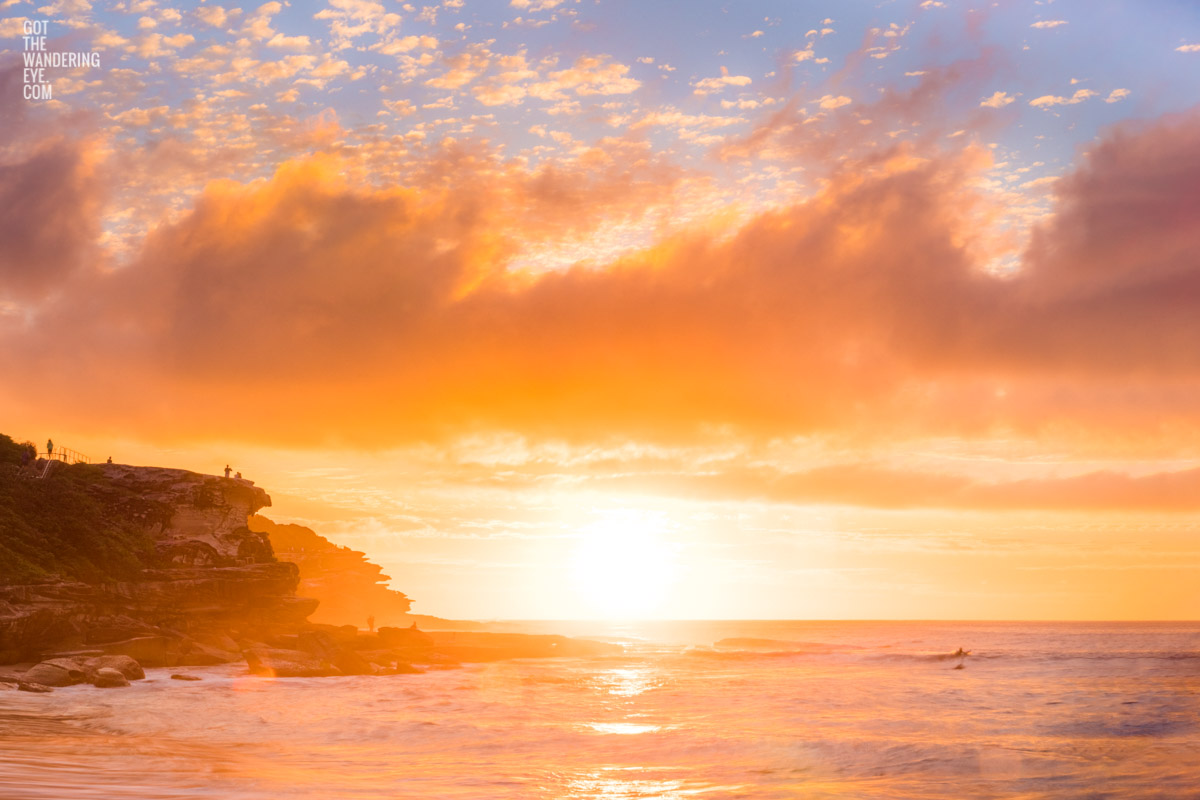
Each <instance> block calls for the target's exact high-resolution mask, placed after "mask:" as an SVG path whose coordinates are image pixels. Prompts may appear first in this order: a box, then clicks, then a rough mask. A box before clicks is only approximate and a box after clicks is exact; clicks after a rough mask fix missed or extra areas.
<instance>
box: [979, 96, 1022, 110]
mask: <svg viewBox="0 0 1200 800" xmlns="http://www.w3.org/2000/svg"><path fill="white" fill-rule="evenodd" d="M1016 99H1017V98H1015V97H1011V96H1009V94H1008V92H995V93H994V94H992V96H991V97H985V98H984V99H983V100H980V101H979V105H981V106H986V107H988V108H1004V107H1005V106H1006V105H1008V104H1009V103H1011V102H1013V101H1015V100H1016Z"/></svg>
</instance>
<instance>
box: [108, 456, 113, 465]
mask: <svg viewBox="0 0 1200 800" xmlns="http://www.w3.org/2000/svg"><path fill="white" fill-rule="evenodd" d="M108 463H110V464H111V463H112V456H109V457H108Z"/></svg>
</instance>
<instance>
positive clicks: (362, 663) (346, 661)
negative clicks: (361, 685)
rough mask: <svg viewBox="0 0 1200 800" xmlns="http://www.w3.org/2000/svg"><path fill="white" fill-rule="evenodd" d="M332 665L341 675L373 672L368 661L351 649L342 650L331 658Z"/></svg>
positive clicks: (369, 673) (373, 669)
mask: <svg viewBox="0 0 1200 800" xmlns="http://www.w3.org/2000/svg"><path fill="white" fill-rule="evenodd" d="M333 665H334V666H335V667H337V668H338V669H339V670H341V672H342V674H343V675H371V674H374V672H375V668H374V667H373V666H371V664H370V662H369V661H367V660H366V659H365V658H363V657H362V656H360V655H359V654H358V653H356V652H354V651H353V650H343V651H342V652H341V653H339V654H338V655H337V656H336V657H335V658H334V659H333Z"/></svg>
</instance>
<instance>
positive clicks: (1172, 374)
mask: <svg viewBox="0 0 1200 800" xmlns="http://www.w3.org/2000/svg"><path fill="white" fill-rule="evenodd" d="M610 64H611V62H607V61H604V60H594V61H585V62H584V63H577V64H576V66H575V69H576V70H577V71H576V73H575V74H573V75H571V76H565V75H563V76H560V84H559V85H560V87H561V88H560V90H564V91H565V90H569V89H571V88H575V87H581V86H585V85H586V86H588V87H589V88H592V89H594V88H595V87H596V84H595V83H593V81H595V80H600V81H603V80H606V78H607V76H608V75H609V74H610V73H609V72H608V71H606V67H607V66H608V65H610ZM941 69H942V68H938V69H937V70H931V73H930V74H929V75H926V76H921V82H922V84H924V85H923V86H922V87H917V88H916V89H914V90H913V91H911V92H903V93H892V94H888V93H883V94H882V95H881V96H880V98H879V99H878V100H876V101H875V102H873V103H872V104H871V105H870V114H871V117H872V118H873V119H878V120H879V121H880V122H879V124H885V123H889V122H890V120H892V119H893V118H901V119H903V118H905V117H906V116H908V115H910V114H911V113H913V109H919V108H922V107H923V104H926V103H936V102H937V98H938V97H939V96H942V93H941V92H940V91H935V90H936V89H937V87H939V86H944V83H942V82H944V81H945V80H948V78H947V77H946V75H947V74H949V73H948V72H940V71H939V70H941ZM947 69H949V70H950V72H953V69H951V68H947ZM961 71H962V70H961V68H959V73H958V74H960V75H961ZM562 72H566V71H562ZM597 76H599V77H598V78H597ZM619 77H620V74H619V73H618V78H619ZM984 79H986V80H989V81H990V80H991V78H990V77H986V76H985V77H981V78H980V80H984ZM980 94H981V92H980V91H978V90H976V89H974V88H972V89H971V93H970V94H968V95H967V96H968V97H979V96H980ZM832 99H835V100H836V98H832ZM405 110H406V107H405V106H396V111H397V113H404V112H405ZM841 116H846V117H851V116H853V115H852V114H840V115H828V118H827V119H823V121H822V124H824V123H825V122H827V123H828V124H829V125H830V127H829V128H827V129H824V130H818V132H817V134H816V138H815V139H798V138H797V139H791V138H788V137H792V136H800V135H802V134H803V135H805V136H807V135H808V134H807V133H805V131H809V130H814V129H818V128H819V126H818V125H804V124H803V123H802V122H801V121H802V120H803V119H804V118H805V117H804V116H803V115H802V114H800V113H799V112H798V111H796V110H795V109H794V108H793V109H790V110H784V111H781V112H778V113H775V114H772V115H771V117H770V118H769V119H766V120H764V121H763V122H762V126H763V131H765V136H764V138H758V139H754V138H753V134H752V135H751V136H749V137H747V141H751V142H754V143H756V144H755V146H759V145H761V143H764V142H765V143H766V145H768V146H770V147H773V148H776V149H778V150H780V151H781V152H782V153H783V154H784V155H785V156H786V157H787V158H791V159H794V162H793V163H794V164H796V165H804V166H808V167H809V168H811V169H813V170H817V169H819V168H820V165H821V164H822V163H823V162H825V159H824V156H823V154H824V152H825V151H824V149H823V147H824V144H823V143H824V142H825V141H826V139H827V138H834V139H838V140H840V141H841V143H842V148H841V151H840V152H842V153H844V154H846V157H845V159H843V160H839V161H837V162H836V163H834V162H827V163H831V164H832V166H830V167H829V168H827V169H825V170H824V171H822V172H820V173H817V175H818V176H819V178H820V179H822V182H821V183H820V185H819V188H817V189H815V190H814V192H813V193H812V196H811V197H808V198H806V199H804V200H800V201H797V202H795V203H793V204H791V205H787V206H783V207H779V208H775V209H773V210H771V211H769V212H763V213H760V214H758V215H757V216H750V217H747V218H746V219H745V220H744V221H743V222H742V223H741V225H740V227H739V228H737V229H735V230H730V229H729V228H728V225H727V223H725V222H721V221H714V222H713V223H712V224H711V227H709V225H708V224H705V223H703V222H700V221H697V222H696V223H695V225H694V226H693V227H691V228H688V229H684V230H682V231H679V232H677V233H674V234H670V235H665V236H664V237H663V238H662V239H661V240H659V241H656V242H654V243H653V244H650V245H647V246H642V247H631V248H629V249H627V250H626V251H625V252H624V255H622V256H620V257H619V258H616V259H614V260H612V261H611V262H607V263H606V262H599V263H586V264H579V265H576V266H574V267H570V266H568V265H563V266H562V267H561V268H560V269H558V270H556V271H553V272H549V273H530V272H528V271H524V270H522V269H520V268H519V265H520V264H521V256H522V253H524V252H525V251H526V249H527V248H529V247H530V246H531V243H532V244H537V243H540V242H548V243H553V242H559V241H564V240H568V239H574V240H580V239H582V238H584V237H586V236H587V235H589V233H590V232H592V231H595V230H597V229H599V228H601V227H605V226H609V225H611V224H613V222H614V221H619V220H624V219H630V218H638V215H639V214H645V213H646V209H647V208H651V207H654V206H656V205H657V204H660V203H662V202H663V198H664V196H665V195H668V194H669V193H670V192H671V191H672V188H671V187H673V186H676V185H678V182H679V181H680V180H681V179H682V178H681V172H680V170H679V168H677V167H675V168H673V167H671V166H670V165H669V164H667V163H665V162H664V161H663V160H662V157H661V156H656V155H655V154H654V152H653V151H652V149H650V147H649V145H647V144H645V143H644V142H638V141H635V140H621V139H612V140H605V141H604V142H603V143H602V144H600V145H597V146H594V147H590V148H589V147H587V146H586V145H581V152H580V153H578V154H572V159H573V160H570V161H560V162H548V163H546V164H544V165H543V166H540V167H538V168H537V169H531V168H529V167H527V166H525V165H524V163H523V162H520V161H512V162H509V161H505V160H504V159H503V158H501V157H500V156H499V155H498V153H497V152H495V151H493V150H490V149H489V148H487V147H485V146H483V145H468V144H455V145H451V144H447V145H446V146H445V147H442V148H435V149H432V150H429V151H425V152H424V154H423V155H419V154H415V153H414V154H412V155H410V156H409V157H408V159H407V160H408V162H409V166H410V168H411V170H412V171H411V172H410V173H408V174H407V177H405V178H404V179H403V181H402V182H400V183H388V182H379V183H375V182H373V181H371V180H369V178H368V177H363V178H361V179H359V178H356V177H355V176H356V175H359V174H361V173H360V172H357V171H356V170H355V169H354V168H353V165H354V164H355V163H356V162H355V161H354V160H350V161H347V162H343V161H341V160H339V159H338V158H337V157H335V156H329V157H325V158H318V159H313V160H306V159H301V160H297V161H294V162H291V163H289V164H287V165H286V166H284V167H283V168H281V169H280V170H279V171H278V173H277V174H276V175H274V176H273V177H271V178H269V179H262V180H258V181H251V182H247V183H235V182H216V183H213V184H212V185H210V186H209V187H208V188H207V189H206V190H205V191H204V192H203V194H202V195H200V196H199V197H198V198H197V199H196V200H195V201H194V202H192V203H191V204H190V205H189V206H187V207H185V208H184V209H182V210H181V211H180V212H179V213H178V214H177V215H176V216H174V218H172V219H164V220H162V221H161V222H160V224H159V225H158V226H157V227H156V229H155V231H154V232H153V233H152V234H151V235H150V236H149V237H148V238H147V239H146V240H145V242H144V244H143V246H142V247H141V248H140V250H139V251H137V252H135V253H134V254H133V256H132V258H131V259H130V263H129V264H128V265H127V266H125V267H123V268H121V269H118V270H111V271H105V270H101V269H96V268H95V265H94V264H93V263H92V260H91V259H90V257H89V256H90V255H91V253H92V250H93V248H95V247H96V242H97V240H98V235H99V234H98V232H97V231H96V229H95V228H94V227H93V226H94V225H95V215H94V214H93V213H91V212H90V211H89V208H93V207H94V206H91V205H89V204H94V203H96V202H98V200H95V199H94V192H93V190H92V189H91V188H90V187H91V186H92V184H91V183H90V182H89V181H90V179H89V177H88V175H89V173H88V171H87V167H86V164H87V163H88V162H87V161H86V158H84V156H82V155H79V154H78V151H73V150H70V149H68V150H65V151H56V150H49V151H46V153H47V154H43V155H41V156H39V157H41V158H44V159H45V161H44V162H38V163H39V166H38V168H37V170H36V171H37V173H38V174H40V175H42V176H43V178H44V176H45V175H52V176H57V177H56V178H55V179H54V180H52V181H46V180H44V179H42V180H40V181H39V182H38V183H37V185H36V186H34V184H33V183H31V182H30V181H31V180H32V179H29V178H28V175H32V174H34V167H33V166H30V165H29V164H26V165H24V166H20V167H12V168H13V169H16V170H17V171H16V172H11V173H9V176H8V177H7V178H6V179H5V181H4V182H3V184H2V185H4V186H6V187H7V186H30V187H33V188H34V189H35V190H36V192H45V193H48V194H49V195H50V196H51V197H52V198H54V199H53V202H51V201H50V200H47V201H46V202H45V203H43V204H41V205H37V204H34V205H35V206H36V208H38V209H41V210H42V211H46V212H53V213H55V214H60V215H65V217H64V219H65V220H66V222H65V224H56V225H55V226H53V227H51V226H50V225H49V223H48V222H46V221H44V220H43V219H42V217H41V216H38V215H34V214H33V213H32V212H30V213H25V209H24V208H23V207H22V206H21V201H20V200H19V199H18V197H17V195H15V194H14V195H11V196H10V195H6V196H5V197H6V202H7V203H8V207H7V209H6V210H7V211H8V212H9V213H8V214H6V215H5V216H4V219H5V221H6V224H9V225H10V230H8V231H7V232H6V233H7V234H8V235H10V236H16V237H18V238H17V239H16V240H15V241H19V242H22V244H20V249H19V250H17V251H14V252H20V253H22V254H23V255H22V256H21V258H19V259H13V260H11V261H10V262H7V263H5V265H4V269H5V270H6V273H5V274H6V282H5V285H6V286H8V285H11V286H13V287H16V288H15V291H17V292H19V293H20V295H21V296H22V297H28V298H39V297H49V294H48V291H49V290H50V288H51V287H54V291H56V292H57V293H58V294H59V296H58V297H57V298H56V299H55V300H54V301H53V302H50V301H49V300H46V301H44V304H43V305H38V306H37V309H36V310H37V314H36V315H35V317H34V321H33V322H32V323H31V324H32V325H33V326H34V327H33V328H31V329H29V330H23V331H21V332H19V333H18V332H16V331H15V329H13V328H12V326H11V325H10V324H9V323H7V322H5V323H4V325H5V326H7V327H0V370H3V371H5V372H10V374H25V375H28V376H29V377H30V380H33V381H35V382H36V381H45V380H49V379H50V377H51V376H53V375H55V374H61V373H63V372H64V371H69V372H71V374H77V375H78V377H79V379H80V381H81V382H83V383H85V384H86V385H88V386H90V387H92V390H91V392H90V395H91V396H93V397H95V398H96V399H95V402H94V403H89V404H88V406H87V409H86V414H87V415H88V419H89V421H94V422H95V424H97V425H105V424H109V425H113V426H117V427H120V426H128V425H137V426H138V427H139V429H142V430H144V431H146V432H147V434H146V435H163V436H180V435H188V436H197V437H204V436H210V435H215V434H218V433H220V434H221V435H225V436H247V437H250V438H257V439H260V440H263V439H265V440H272V441H290V442H299V441H317V440H322V439H324V438H326V437H338V438H341V439H342V440H345V441H354V442H359V443H364V444H368V445H372V446H385V445H386V444H388V443H394V442H398V441H411V440H413V439H426V438H439V437H442V436H445V435H449V433H451V432H461V431H463V430H471V429H487V430H496V429H503V430H517V431H522V432H525V433H527V434H529V435H531V436H562V437H568V438H605V437H610V436H635V437H645V438H648V439H655V438H680V439H700V438H703V437H704V436H705V435H707V434H706V433H705V432H706V431H709V432H711V431H719V430H734V431H739V432H743V433H745V434H746V435H747V436H751V437H754V436H763V437H775V436H783V435H790V434H795V435H802V434H821V435H839V436H841V435H844V436H862V437H867V438H871V437H880V438H885V439H886V438H890V437H900V438H903V437H908V436H917V435H945V436H982V435H994V434H997V433H998V432H999V433H1001V434H1003V435H1006V436H1007V435H1014V436H1022V435H1024V436H1038V435H1044V436H1057V437H1070V436H1075V437H1079V438H1081V439H1096V440H1103V441H1113V440H1117V439H1126V438H1128V439H1131V440H1132V439H1137V438H1138V437H1141V436H1143V435H1144V436H1145V437H1149V439H1151V440H1153V439H1155V437H1157V440H1158V441H1163V440H1170V441H1172V442H1186V441H1192V442H1200V424H1198V423H1197V421H1196V419H1195V411H1194V398H1195V396H1196V392H1197V390H1198V388H1200V352H1198V351H1197V350H1196V348H1194V347H1191V346H1190V344H1189V343H1191V342H1194V341H1197V340H1200V307H1198V306H1197V302H1198V301H1197V298H1200V266H1198V265H1200V231H1198V230H1197V228H1196V226H1195V224H1194V220H1195V214H1196V209H1197V207H1198V206H1197V204H1198V203H1200V197H1198V196H1197V188H1196V187H1198V186H1200V136H1197V131H1198V130H1200V115H1198V114H1196V113H1191V114H1184V115H1178V116H1172V117H1166V118H1163V119H1162V120H1159V121H1157V122H1155V123H1153V124H1143V125H1139V126H1132V125H1130V126H1123V127H1119V128H1116V129H1114V130H1112V131H1111V132H1109V133H1108V134H1107V135H1106V136H1105V137H1104V138H1103V139H1102V140H1101V141H1099V142H1097V143H1095V145H1094V146H1093V147H1092V148H1091V150H1090V154H1089V155H1088V156H1087V157H1086V158H1085V159H1084V160H1083V161H1082V162H1081V163H1080V165H1079V166H1078V167H1077V168H1076V169H1075V170H1074V171H1073V172H1069V173H1067V174H1066V175H1064V176H1063V177H1062V178H1061V179H1060V180H1059V182H1058V183H1056V184H1055V185H1054V192H1055V202H1056V207H1055V212H1054V214H1053V215H1052V216H1049V217H1047V218H1046V220H1045V221H1044V222H1043V223H1042V224H1041V225H1040V226H1039V227H1038V228H1037V230H1036V233H1035V236H1034V237H1033V240H1032V242H1031V244H1030V246H1029V248H1028V250H1027V251H1026V252H1025V253H1024V254H1023V256H1022V257H1021V258H1020V264H1019V268H1018V269H1017V270H1016V271H1015V273H1014V274H1012V275H1010V276H1009V277H1006V278H997V277H994V276H993V275H991V274H990V273H989V272H987V271H986V269H985V267H986V266H987V265H988V263H989V261H990V259H991V258H993V257H994V256H995V255H996V253H995V252H994V251H992V250H990V249H988V247H986V246H984V245H983V244H981V243H980V241H979V235H980V222H979V221H980V216H979V214H978V213H977V212H987V210H988V208H989V205H988V204H989V203H990V202H992V200H990V199H989V197H988V196H987V195H986V194H985V193H982V192H981V190H980V186H979V183H980V177H981V175H984V174H986V173H987V170H989V169H990V168H991V167H992V161H991V157H990V156H989V155H988V154H987V153H986V152H985V151H982V150H980V149H977V148H974V147H972V146H970V144H969V143H968V142H967V140H968V139H970V138H971V137H959V138H957V139H953V140H947V139H945V137H944V136H940V135H937V136H936V137H935V136H934V134H935V133H936V129H937V128H939V127H940V126H939V125H938V124H937V120H936V117H935V115H926V116H925V117H924V118H925V119H928V120H929V121H930V126H929V127H930V128H931V132H930V140H929V141H927V142H920V141H918V142H912V143H894V142H891V141H890V140H889V141H887V142H885V144H884V145H883V146H876V147H874V148H871V147H869V146H868V143H869V141H870V138H871V136H872V134H870V133H869V132H863V133H861V134H859V133H856V130H857V129H858V128H860V127H863V126H860V125H858V124H857V121H856V120H848V125H847V127H845V128H843V127H841V126H840V125H839V124H838V120H837V118H838V117H841ZM646 119H647V121H646V123H645V124H646V126H647V127H648V126H649V125H650V124H651V121H650V120H649V118H646ZM708 121H709V120H708V118H706V117H703V116H701V115H681V116H680V117H678V118H675V119H673V120H668V119H666V118H662V119H656V120H653V122H654V123H655V124H675V125H684V124H695V125H702V124H708ZM856 135H857V136H859V137H860V138H859V139H855V140H847V138H846V137H849V136H856ZM332 138H336V137H331V139H332ZM935 139H936V142H937V144H933V143H932V142H933V141H934V140H935ZM943 148H944V149H943ZM73 153H74V155H72V154H73ZM356 157H357V155H356ZM22 170H24V171H22ZM22 176H26V177H22ZM35 196H38V195H35ZM984 216H986V214H984ZM9 219H14V220H15V221H14V222H11V223H9V222H8V220H9ZM50 219H53V214H51V217H50ZM64 232H66V233H64ZM72 232H73V233H72ZM47 243H53V247H51V246H50V245H49V244H47ZM330 265H337V269H331V268H330ZM9 275H11V276H12V278H11V279H8V278H7V276H9ZM17 336H20V337H21V338H20V339H17V338H15V337H17ZM26 337H33V339H35V340H37V341H38V342H39V343H40V345H39V348H38V349H37V350H36V351H33V350H31V349H30V348H28V347H24V346H21V345H20V344H19V343H18V342H20V341H26ZM0 392H2V393H3V395H2V397H3V401H4V403H5V406H6V407H12V408H19V407H21V404H23V403H31V402H38V403H43V402H44V403H48V404H49V405H48V406H46V407H45V408H44V409H42V410H43V412H44V413H58V414H63V415H70V414H72V413H76V414H82V413H84V412H83V411H80V410H78V408H77V409H76V410H75V411H72V410H71V405H72V404H70V403H66V402H65V401H60V400H57V399H55V398H54V397H51V398H49V399H42V398H24V399H23V398H22V397H21V396H19V393H18V394H14V393H13V391H12V390H11V389H0ZM10 403H11V404H12V405H11V406H10V405H9V404H10ZM181 431H186V433H180V432H181ZM1189 437H1190V438H1189Z"/></svg>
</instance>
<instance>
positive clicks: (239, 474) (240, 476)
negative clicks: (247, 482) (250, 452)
mask: <svg viewBox="0 0 1200 800" xmlns="http://www.w3.org/2000/svg"><path fill="white" fill-rule="evenodd" d="M233 477H235V478H237V479H238V480H239V481H240V480H241V479H242V473H240V472H239V473H238V474H237V475H234V476H233Z"/></svg>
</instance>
